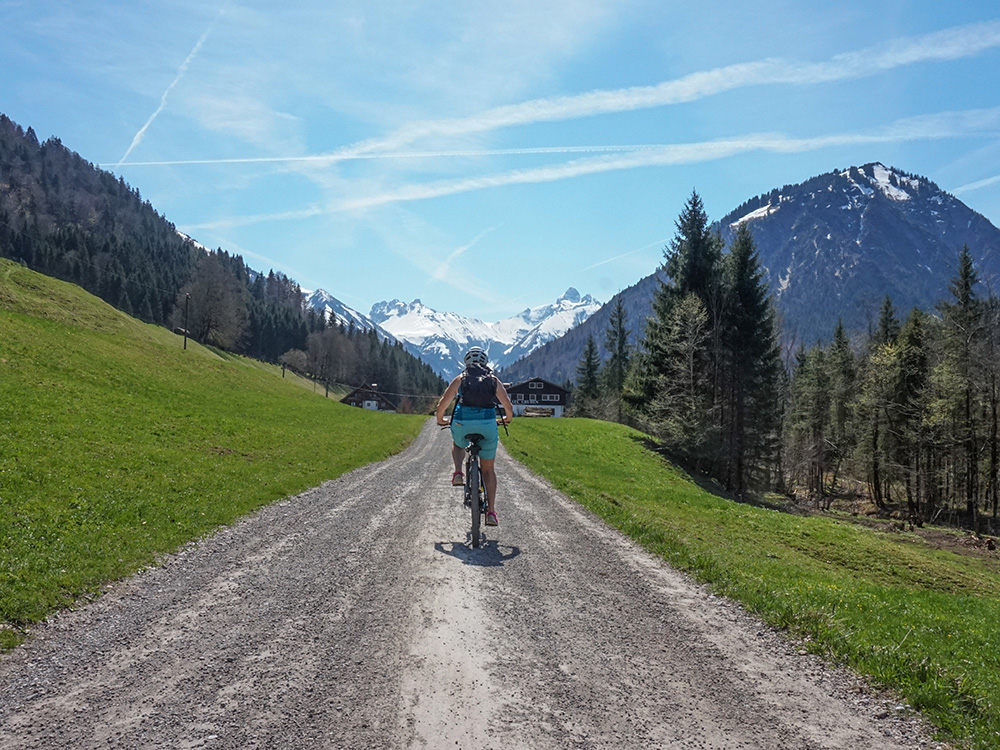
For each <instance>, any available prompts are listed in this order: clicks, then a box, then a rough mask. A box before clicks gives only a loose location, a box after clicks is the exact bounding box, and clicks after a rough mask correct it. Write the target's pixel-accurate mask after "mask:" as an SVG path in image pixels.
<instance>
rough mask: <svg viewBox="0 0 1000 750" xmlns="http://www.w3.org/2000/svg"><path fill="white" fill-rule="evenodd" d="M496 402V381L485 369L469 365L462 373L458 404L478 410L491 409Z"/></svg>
mask: <svg viewBox="0 0 1000 750" xmlns="http://www.w3.org/2000/svg"><path fill="white" fill-rule="evenodd" d="M496 402H497V379H496V377H495V376H494V375H493V373H492V372H490V371H489V370H488V369H487V368H485V367H480V366H479V365H469V366H468V367H466V368H465V372H463V373H462V383H461V385H459V387H458V403H460V404H462V406H473V407H477V408H479V409H492V408H493V407H494V406H496Z"/></svg>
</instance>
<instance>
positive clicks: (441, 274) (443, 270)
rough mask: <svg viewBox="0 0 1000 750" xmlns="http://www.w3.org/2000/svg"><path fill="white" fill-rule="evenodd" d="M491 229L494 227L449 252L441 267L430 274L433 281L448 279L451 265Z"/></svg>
mask: <svg viewBox="0 0 1000 750" xmlns="http://www.w3.org/2000/svg"><path fill="white" fill-rule="evenodd" d="M493 229H494V227H490V228H489V229H484V230H483V231H482V232H480V233H479V234H477V235H476V236H475V238H474V239H473V240H472V242H469V243H468V244H466V245H462V246H461V247H459V248H456V249H455V250H453V251H452V252H451V254H450V255H449V256H448V257H447V258H445V259H444V261H442V263H441V265H439V266H438V267H437V268H436V269H434V273H433V274H431V277H432V278H434V279H436V280H437V281H442V280H444V279H446V278H448V272H449V271H450V270H451V264H452V263H454V262H455V260H456V259H457V258H458V257H459V256H460V255H461V254H462V253H464V252H465V251H466V250H468V249H469V248H471V247H472V246H473V245H475V244H476V243H477V242H479V240H481V239H482V238H483V237H485V236H486V235H488V234H489V233H490V232H492V231H493Z"/></svg>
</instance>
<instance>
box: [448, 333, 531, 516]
mask: <svg viewBox="0 0 1000 750" xmlns="http://www.w3.org/2000/svg"><path fill="white" fill-rule="evenodd" d="M456 397H457V398H458V404H457V405H456V406H455V413H454V414H453V415H452V417H451V419H450V420H449V419H448V417H446V416H445V411H447V409H448V407H449V406H450V405H451V402H452V401H454V400H455V398H456ZM498 403H499V404H500V406H502V407H503V410H504V415H503V418H502V422H503V424H510V421H511V420H512V419H513V418H514V407H513V406H512V405H511V403H510V397H509V396H508V395H507V389H506V388H504V387H503V383H501V382H500V380H499V379H498V378H497V377H496V376H495V375H494V374H493V372H492V371H491V370H490V369H489V357H487V356H486V352H485V351H483V350H482V349H481V348H479V347H478V346H474V347H472V348H471V349H469V351H468V352H466V354H465V371H464V372H462V374H461V375H459V376H458V377H456V378H455V379H454V380H452V381H451V383H449V384H448V387H447V388H446V389H445V392H444V393H443V394H442V396H441V399H440V400H439V401H438V405H437V413H436V417H437V423H438V424H439V425H441V426H442V427H446V426H448V425H449V424H450V425H451V439H452V441H453V445H452V447H451V457H452V461H453V462H454V463H455V473H454V474H452V475H451V483H452V484H454V485H461V484H462V482H463V477H462V458H463V457H464V455H465V446H466V445H468V443H469V441H468V438H467V436H468V435H474V434H476V433H478V434H480V435H482V436H483V440H482V441H480V443H479V445H480V451H479V467H480V471H481V472H482V475H483V487H485V488H486V502H487V511H486V525H487V526H498V525H499V523H500V521H499V518H498V517H497V512H496V507H495V502H496V495H497V474H496V471H495V470H494V467H493V464H494V461H495V459H496V455H497V443H498V442H499V435H498V434H497V412H496V405H497V404H498Z"/></svg>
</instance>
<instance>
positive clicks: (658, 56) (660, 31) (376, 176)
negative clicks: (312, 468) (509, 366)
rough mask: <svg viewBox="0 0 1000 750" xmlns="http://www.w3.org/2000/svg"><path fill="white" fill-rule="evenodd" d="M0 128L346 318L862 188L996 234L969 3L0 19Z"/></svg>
mask: <svg viewBox="0 0 1000 750" xmlns="http://www.w3.org/2000/svg"><path fill="white" fill-rule="evenodd" d="M0 21H2V27H3V34H4V42H3V44H2V45H0V70H2V71H3V74H2V75H0V112H3V113H4V114H6V115H8V116H9V117H10V118H11V119H13V120H14V121H15V122H18V123H19V124H21V125H22V126H24V127H28V126H31V127H33V128H34V130H35V132H36V133H37V135H38V137H39V139H41V140H44V139H46V138H48V137H50V136H56V137H58V138H59V139H60V140H61V141H62V142H63V143H64V144H65V145H66V146H67V147H69V148H70V149H72V150H74V151H76V152H78V153H79V154H80V155H81V156H83V157H84V158H85V159H87V160H89V161H92V162H94V163H96V164H99V165H101V166H102V167H103V168H105V169H108V170H110V171H112V172H114V173H116V174H118V175H121V176H122V177H123V178H124V179H125V180H126V181H127V182H128V183H129V184H130V185H132V186H133V187H135V188H138V190H139V191H140V192H141V193H142V195H143V197H144V198H146V199H147V200H149V201H150V202H151V203H152V204H153V206H154V207H155V208H156V209H157V210H159V211H160V212H161V213H162V214H163V215H165V216H166V217H167V218H168V219H169V220H171V221H172V222H174V224H176V225H177V227H178V229H180V230H181V231H183V232H186V233H188V234H190V235H191V236H192V237H194V238H195V239H197V240H198V241H199V242H201V243H203V244H205V245H207V246H209V247H212V248H215V247H222V248H224V249H226V250H228V251H230V252H234V253H239V254H241V255H243V256H244V258H245V259H246V261H247V263H248V264H249V265H250V266H251V267H253V268H256V269H258V270H261V271H267V270H270V269H274V270H276V271H281V272H283V273H285V274H287V275H289V276H290V277H292V278H293V279H295V280H296V281H298V282H299V283H300V284H301V285H302V286H303V287H305V288H309V289H315V288H319V287H321V288H324V289H326V290H328V291H329V292H330V293H332V294H333V295H335V296H337V297H338V298H340V299H341V300H342V301H344V302H345V303H347V304H348V305H351V306H352V307H355V308H356V309H358V310H360V311H361V312H367V311H368V309H369V308H370V307H371V305H372V304H373V303H375V302H378V301H380V300H383V299H393V298H399V299H403V300H405V301H409V300H412V299H414V298H420V299H421V300H422V301H423V302H424V304H426V305H429V306H430V307H433V308H435V309H438V310H446V311H454V312H458V313H461V314H464V315H468V316H472V317H477V318H480V319H483V320H488V321H491V320H498V319H500V318H503V317H507V316H508V315H511V314H513V313H516V312H517V311H519V310H521V309H523V308H525V307H529V306H535V305H539V304H544V303H547V302H551V301H553V300H554V299H555V298H556V297H558V296H559V295H560V294H561V293H562V292H563V291H565V289H566V288H567V287H569V286H574V287H576V288H577V289H579V290H580V291H581V292H583V293H590V294H593V295H594V296H595V297H597V298H598V299H601V300H607V299H609V298H610V297H611V296H612V295H614V294H615V293H616V292H618V291H619V290H621V289H623V288H625V287H627V286H629V285H631V284H634V283H635V282H636V281H638V280H639V279H640V278H642V277H644V276H646V275H648V274H649V273H652V272H653V271H654V270H655V269H656V267H657V266H658V265H659V264H660V263H661V262H662V260H663V247H664V245H665V244H666V243H667V242H668V241H669V239H670V238H671V237H672V236H673V234H674V221H675V219H676V218H677V215H678V213H679V212H680V210H681V209H682V207H683V204H684V202H685V200H686V199H687V198H688V196H689V195H690V194H691V191H692V190H697V191H698V193H699V194H700V195H701V197H702V199H703V201H704V203H705V207H706V209H707V211H708V213H709V216H710V218H712V219H716V218H721V217H722V216H723V215H724V214H726V213H727V212H729V211H730V210H732V209H734V208H735V207H736V206H738V205H739V204H740V203H742V202H743V201H744V200H746V199H747V198H750V197H753V196H755V195H758V194H760V193H764V192H767V191H769V190H771V189H772V188H774V187H780V186H782V185H785V184H790V183H796V182H801V181H803V180H805V179H807V178H809V177H812V176H814V175H817V174H821V173H824V172H829V171H831V170H834V169H841V168H844V167H847V166H851V165H861V164H864V163H867V162H871V161H881V162H883V163H884V164H887V165H889V166H893V167H896V168H898V169H901V170H903V171H906V172H912V173H917V174H920V175H923V176H925V177H928V178H930V179H931V180H933V181H935V182H936V183H937V184H938V185H940V186H941V187H942V188H944V189H945V190H948V191H950V192H953V193H955V194H956V195H958V197H959V198H961V199H962V200H963V201H965V202H966V203H967V204H968V205H970V206H971V207H972V208H973V209H975V210H977V211H979V212H980V213H982V214H983V215H985V216H986V217H987V218H988V219H990V220H991V221H992V222H993V223H994V224H998V225H1000V85H998V83H997V82H998V80H1000V7H998V6H997V4H996V2H995V1H992V0H991V1H989V2H987V1H982V2H977V1H970V2H958V3H943V2H940V0H933V1H930V0H929V1H926V2H904V1H902V0H883V1H882V2H877V3H873V2H871V0H841V2H837V3H825V2H822V3H821V2H815V1H810V0H795V1H790V2H767V1H766V0H762V2H758V3H746V2H728V1H726V2H711V3H691V2H672V1H670V0H636V1H634V2H629V1H628V0H608V1H604V0H556V1H554V2H547V1H546V0H541V1H540V0H532V1H530V2H526V1H524V0H505V2H502V3H501V2H477V1H476V0H458V1H456V2H451V1H449V0H440V1H439V2H388V1H387V2H380V1H379V0H366V1H358V2H355V1H354V0H337V1H336V2H330V0H295V1H294V2H288V3H274V2H264V1H263V0H243V1H242V2H241V1H240V0H221V1H220V2H212V1H211V0H197V1H188V0H157V1H156V2H147V1H146V0H127V1H126V0H100V2H98V1H97V0H61V1H58V2H56V1H55V0H23V1H21V0H0Z"/></svg>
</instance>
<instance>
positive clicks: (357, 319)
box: [302, 289, 393, 340]
mask: <svg viewBox="0 0 1000 750" xmlns="http://www.w3.org/2000/svg"><path fill="white" fill-rule="evenodd" d="M302 296H303V298H304V299H305V303H306V306H307V307H311V308H312V309H314V310H316V311H317V312H319V311H322V312H323V314H324V315H326V319H327V320H328V321H331V322H334V323H336V324H339V325H343V326H344V328H350V327H351V324H352V323H353V324H354V327H355V328H357V329H359V330H363V331H370V330H371V329H373V328H374V329H375V332H376V333H377V334H378V337H379V338H380V339H389V340H393V337H392V336H391V335H390V334H389V333H388V332H387V331H385V330H384V329H382V328H381V327H379V326H378V325H377V324H376V323H375V322H374V321H373V320H372V319H371V318H369V317H368V316H367V315H364V314H362V313H359V312H358V311H357V310H355V309H353V308H351V307H348V306H347V305H345V304H344V303H343V302H341V301H340V300H339V299H337V298H336V297H334V296H333V295H332V294H330V293H329V292H327V291H326V290H324V289H317V290H316V291H315V292H310V291H308V290H305V289H304V290H302Z"/></svg>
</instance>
